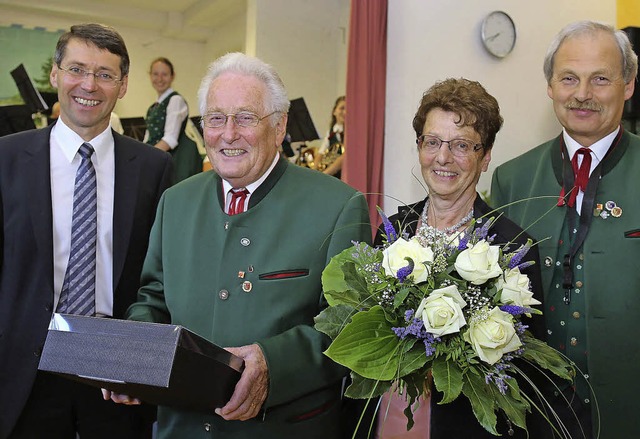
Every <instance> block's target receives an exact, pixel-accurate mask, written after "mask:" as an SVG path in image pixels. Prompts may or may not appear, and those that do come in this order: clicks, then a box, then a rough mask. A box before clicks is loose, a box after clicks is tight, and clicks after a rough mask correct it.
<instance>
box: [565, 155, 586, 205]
mask: <svg viewBox="0 0 640 439" xmlns="http://www.w3.org/2000/svg"><path fill="white" fill-rule="evenodd" d="M580 154H582V163H580V168H578V156H579V155H580ZM571 167H572V168H573V174H574V175H575V187H576V189H574V190H573V191H571V195H570V196H569V202H568V203H567V204H568V205H569V207H573V206H575V204H576V197H577V196H578V189H580V190H581V191H582V192H586V190H587V183H589V171H591V150H590V149H589V148H580V149H578V151H576V153H575V154H574V155H573V158H572V159H571Z"/></svg>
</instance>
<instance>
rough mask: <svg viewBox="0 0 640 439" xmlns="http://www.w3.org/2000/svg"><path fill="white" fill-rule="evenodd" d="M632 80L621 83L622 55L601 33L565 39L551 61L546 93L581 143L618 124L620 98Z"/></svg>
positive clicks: (610, 38)
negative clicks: (551, 69)
mask: <svg viewBox="0 0 640 439" xmlns="http://www.w3.org/2000/svg"><path fill="white" fill-rule="evenodd" d="M633 90H634V82H633V81H631V82H629V83H628V84H625V83H624V80H623V77H622V54H621V53H620V49H619V48H618V45H617V44H616V42H615V39H614V37H613V36H611V35H609V34H606V33H604V32H598V33H596V34H594V35H579V36H575V37H572V38H569V39H567V40H565V41H564V42H563V43H562V44H561V45H560V48H559V49H558V51H557V52H556V55H555V58H554V61H553V76H552V78H551V81H550V82H549V85H548V87H547V94H548V95H549V97H550V98H551V99H553V109H554V110H555V113H556V116H557V118H558V120H559V122H560V123H561V124H562V126H563V127H564V128H565V129H566V130H567V133H568V134H569V135H570V136H571V137H572V138H573V139H575V140H576V141H577V142H578V143H580V144H581V145H583V146H591V145H592V144H593V143H595V142H597V141H598V140H600V139H602V138H603V137H605V136H606V135H608V134H610V133H612V132H613V131H614V130H615V129H616V128H617V127H618V125H619V124H620V121H621V119H622V111H623V108H624V101H625V100H627V99H629V98H630V97H631V96H632V95H633Z"/></svg>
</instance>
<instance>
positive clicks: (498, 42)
mask: <svg viewBox="0 0 640 439" xmlns="http://www.w3.org/2000/svg"><path fill="white" fill-rule="evenodd" d="M481 37H482V44H483V45H484V47H485V49H487V51H488V52H489V53H490V54H492V55H493V56H495V57H498V58H504V57H505V56H507V55H508V54H510V53H511V51H512V50H513V47H514V46H515V45H516V25H515V23H514V22H513V20H512V19H511V17H510V16H509V14H507V13H506V12H503V11H493V12H491V13H489V14H488V15H487V16H486V17H485V18H484V20H482V33H481Z"/></svg>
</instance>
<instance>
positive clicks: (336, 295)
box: [324, 290, 361, 308]
mask: <svg viewBox="0 0 640 439" xmlns="http://www.w3.org/2000/svg"><path fill="white" fill-rule="evenodd" d="M324 297H325V299H327V302H328V303H329V305H330V306H338V305H346V306H349V307H351V308H360V305H361V301H360V294H358V292H357V291H354V290H345V291H328V290H325V292H324Z"/></svg>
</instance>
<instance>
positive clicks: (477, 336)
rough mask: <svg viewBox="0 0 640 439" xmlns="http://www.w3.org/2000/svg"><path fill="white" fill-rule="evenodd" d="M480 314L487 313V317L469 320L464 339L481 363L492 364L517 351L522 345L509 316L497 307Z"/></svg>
mask: <svg viewBox="0 0 640 439" xmlns="http://www.w3.org/2000/svg"><path fill="white" fill-rule="evenodd" d="M481 312H487V313H488V314H487V317H486V318H479V319H471V322H470V323H469V330H468V331H467V332H465V333H464V339H465V341H467V342H468V343H470V344H471V345H472V346H473V350H474V351H475V353H476V354H478V356H479V357H480V359H481V360H482V361H484V362H486V363H488V364H494V363H496V362H497V361H499V360H500V358H502V356H503V355H504V354H505V353H507V352H512V351H515V350H516V349H518V348H519V347H520V346H522V343H521V342H520V338H519V337H518V335H517V334H516V330H515V328H514V327H513V317H512V316H511V314H509V313H506V312H504V311H501V310H500V308H498V307H495V308H493V309H492V310H491V311H486V310H484V311H481Z"/></svg>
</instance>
